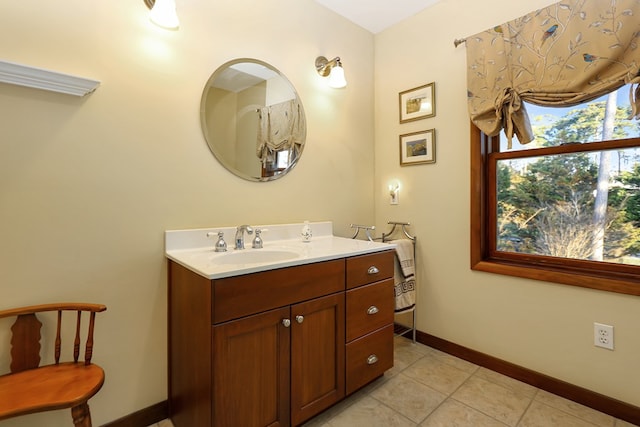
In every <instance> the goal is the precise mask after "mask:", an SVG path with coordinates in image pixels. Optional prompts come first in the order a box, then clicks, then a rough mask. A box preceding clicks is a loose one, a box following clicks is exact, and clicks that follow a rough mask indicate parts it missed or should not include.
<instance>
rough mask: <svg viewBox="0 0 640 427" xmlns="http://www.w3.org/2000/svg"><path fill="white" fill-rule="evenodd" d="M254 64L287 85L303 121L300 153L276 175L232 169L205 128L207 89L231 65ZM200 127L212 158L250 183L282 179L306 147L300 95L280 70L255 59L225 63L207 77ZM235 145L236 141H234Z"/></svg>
mask: <svg viewBox="0 0 640 427" xmlns="http://www.w3.org/2000/svg"><path fill="white" fill-rule="evenodd" d="M247 62H248V63H254V64H258V65H261V66H264V67H266V68H268V69H270V70H271V71H273V72H275V73H276V74H277V75H278V76H279V77H280V78H281V79H282V80H283V81H284V82H285V83H286V84H288V85H289V87H290V89H291V92H292V93H293V94H295V97H296V98H295V99H296V101H297V103H298V105H299V106H300V109H301V113H302V115H301V117H302V120H303V126H304V127H303V131H302V134H301V135H302V137H301V141H302V143H301V144H300V151H299V153H298V155H297V157H296V158H295V159H293V160H292V161H291V162H290V164H289V165H288V166H287V167H286V168H285V169H283V170H282V171H280V172H278V173H277V174H274V175H271V176H265V177H263V176H253V175H250V174H248V173H245V172H243V171H241V170H239V169H237V168H235V167H233V166H232V165H230V164H229V162H228V161H226V160H225V158H224V156H223V155H222V153H221V152H220V151H219V149H218V148H217V146H216V143H215V141H214V140H213V139H214V138H213V137H212V136H211V135H210V129H208V126H207V116H206V114H205V113H206V104H207V98H208V96H209V88H210V87H211V86H212V83H213V82H214V81H215V80H216V79H217V78H219V77H220V75H221V74H222V73H223V72H224V71H226V70H227V69H228V68H229V67H231V66H232V65H235V64H239V63H247ZM200 127H201V129H202V133H203V135H204V139H205V141H206V143H207V146H208V147H209V149H210V150H211V153H212V154H213V156H214V157H215V158H216V160H218V162H219V163H220V164H221V165H222V166H223V167H224V168H225V169H227V170H228V171H229V172H231V173H233V174H234V175H236V176H237V177H240V178H243V179H246V180H248V181H252V182H268V181H273V180H276V179H279V178H282V177H284V176H285V175H287V174H288V173H289V172H290V171H291V170H292V169H293V168H294V167H295V166H296V165H297V163H298V160H300V157H302V153H303V151H304V147H305V145H306V139H307V126H306V114H305V110H304V106H303V104H302V100H301V99H300V95H299V94H298V91H297V90H296V88H295V86H293V84H292V83H291V81H290V80H289V79H288V78H287V77H286V76H285V75H284V74H283V73H281V72H280V70H278V69H277V68H275V67H274V66H273V65H271V64H269V63H267V62H264V61H261V60H259V59H255V58H236V59H233V60H230V61H227V62H225V63H224V64H222V65H220V66H219V67H218V68H217V69H216V70H215V71H214V72H213V74H212V75H211V76H210V77H209V79H208V80H207V82H206V83H205V86H204V89H203V90H202V96H201V99H200ZM236 143H237V141H236Z"/></svg>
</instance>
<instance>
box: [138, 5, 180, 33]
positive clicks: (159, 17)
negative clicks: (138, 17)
mask: <svg viewBox="0 0 640 427" xmlns="http://www.w3.org/2000/svg"><path fill="white" fill-rule="evenodd" d="M144 4H146V5H147V7H148V8H149V9H151V12H150V13H149V19H150V20H151V22H153V23H154V24H156V25H157V26H159V27H162V28H164V29H167V30H177V29H178V27H180V20H179V19H178V14H177V13H176V2H175V0H144Z"/></svg>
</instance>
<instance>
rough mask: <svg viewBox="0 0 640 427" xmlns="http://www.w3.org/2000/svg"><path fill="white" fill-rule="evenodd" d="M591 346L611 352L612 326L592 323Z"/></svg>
mask: <svg viewBox="0 0 640 427" xmlns="http://www.w3.org/2000/svg"><path fill="white" fill-rule="evenodd" d="M593 344H594V345H595V346H596V347H602V348H606V349H609V350H613V326H611V325H603V324H602V323H594V324H593Z"/></svg>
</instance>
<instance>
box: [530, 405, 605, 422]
mask: <svg viewBox="0 0 640 427" xmlns="http://www.w3.org/2000/svg"><path fill="white" fill-rule="evenodd" d="M518 427H602V426H600V425H599V424H592V423H590V422H588V421H585V420H583V419H580V418H578V417H575V416H573V415H571V414H568V413H566V412H564V411H561V410H560V409H557V408H554V407H551V406H548V405H545V404H544V403H541V402H538V401H535V400H534V401H533V403H531V407H529V409H528V410H527V412H526V413H525V414H524V417H522V420H521V421H520V424H518Z"/></svg>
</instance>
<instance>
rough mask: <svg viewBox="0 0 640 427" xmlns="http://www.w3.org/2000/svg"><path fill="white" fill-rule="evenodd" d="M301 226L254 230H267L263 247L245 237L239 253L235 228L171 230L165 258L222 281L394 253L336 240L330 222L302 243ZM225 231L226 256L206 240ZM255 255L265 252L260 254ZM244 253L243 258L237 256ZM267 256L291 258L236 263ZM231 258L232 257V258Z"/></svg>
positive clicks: (317, 227) (371, 245)
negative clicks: (326, 262)
mask: <svg viewBox="0 0 640 427" xmlns="http://www.w3.org/2000/svg"><path fill="white" fill-rule="evenodd" d="M302 225H303V224H302V223H300V224H278V225H264V226H260V225H258V226H252V227H253V229H254V230H255V229H267V231H265V232H264V233H263V234H262V236H261V237H262V238H263V240H264V245H263V246H264V247H263V248H262V249H252V248H251V241H252V240H253V237H254V236H255V234H254V235H251V236H248V235H246V233H245V248H246V249H242V250H236V249H234V248H233V246H234V236H235V227H226V228H225V227H221V228H220V227H219V228H207V229H195V230H172V231H167V232H165V254H166V256H167V258H169V259H171V260H173V261H175V262H177V263H178V264H180V265H182V266H184V267H186V268H188V269H189V270H191V271H193V272H195V273H198V274H199V275H201V276H203V277H206V278H208V279H221V278H224V277H231V276H238V275H242V274H248V273H257V272H260V271H266V270H273V269H276V268H283V267H292V266H296V265H303V264H311V263H315V262H320V261H328V260H332V259H338V258H344V257H349V256H354V255H363V254H368V253H374V252H380V251H384V250H389V249H393V248H394V247H395V245H394V244H390V243H379V242H370V241H367V240H355V239H348V238H345V237H336V236H333V234H332V233H333V226H332V224H331V223H330V222H312V223H310V225H311V228H312V230H313V237H312V239H311V241H310V242H303V241H302V238H301V237H300V231H301V229H302ZM218 231H223V232H224V233H225V234H224V235H225V241H226V242H227V245H228V250H227V252H215V251H214V250H213V248H214V245H215V243H216V240H217V238H207V237H206V235H207V233H209V232H218ZM252 251H253V252H257V251H263V253H261V254H253V253H252ZM237 252H243V254H236V253H237ZM266 252H272V253H285V254H291V257H289V258H287V259H284V260H276V261H270V262H251V263H237V262H236V261H232V262H230V261H229V260H233V259H234V257H235V256H236V255H240V256H242V255H248V256H249V257H251V256H252V255H263V254H264V255H266ZM228 255H231V256H230V257H229V256H228Z"/></svg>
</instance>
